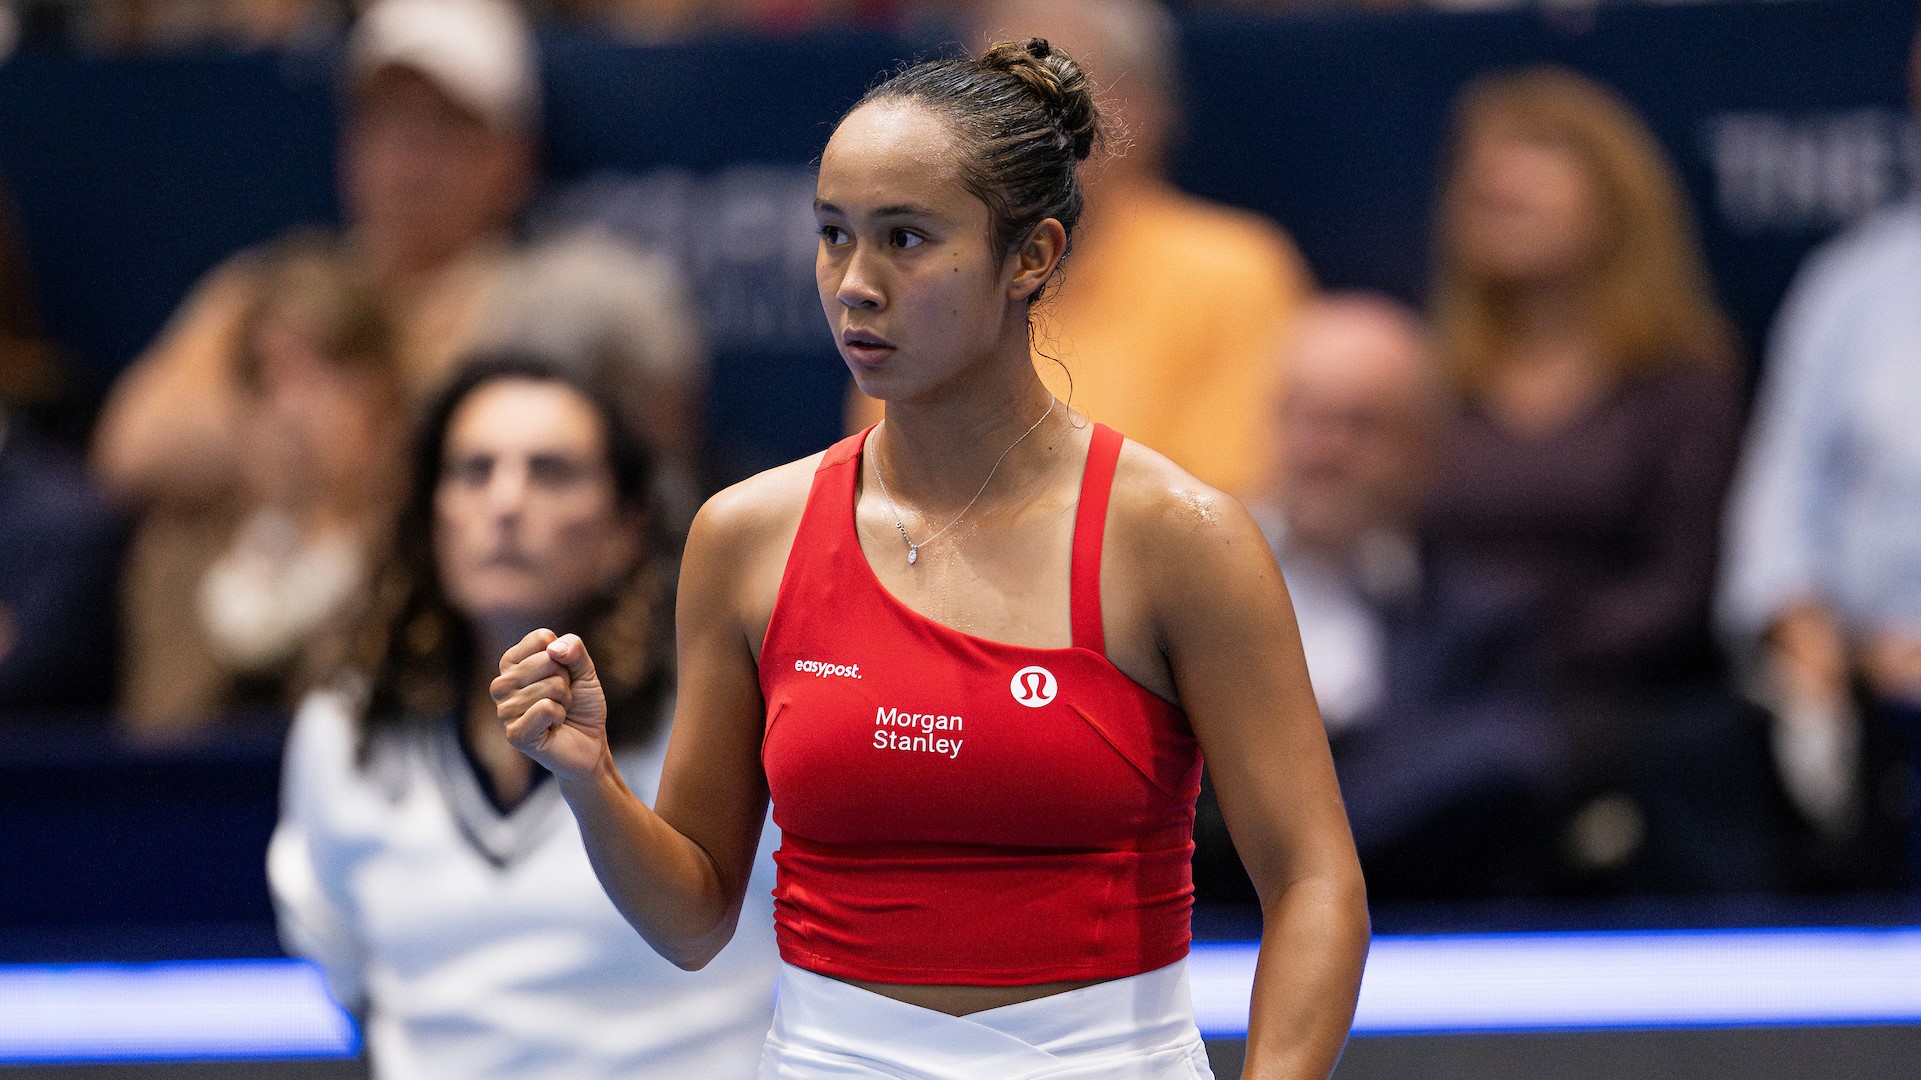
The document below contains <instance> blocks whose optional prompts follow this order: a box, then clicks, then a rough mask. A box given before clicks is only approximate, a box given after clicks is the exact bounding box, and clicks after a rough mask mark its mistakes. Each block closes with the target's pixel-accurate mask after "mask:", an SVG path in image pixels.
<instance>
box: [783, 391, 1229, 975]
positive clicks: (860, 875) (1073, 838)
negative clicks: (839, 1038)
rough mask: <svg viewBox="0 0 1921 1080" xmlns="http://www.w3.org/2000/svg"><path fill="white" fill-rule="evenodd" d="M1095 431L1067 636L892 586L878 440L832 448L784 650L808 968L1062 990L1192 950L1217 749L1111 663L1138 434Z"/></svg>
mask: <svg viewBox="0 0 1921 1080" xmlns="http://www.w3.org/2000/svg"><path fill="white" fill-rule="evenodd" d="M1095 444H1096V445H1095V451H1094V453H1093V454H1091V455H1090V458H1089V465H1088V470H1087V479H1086V481H1085V486H1084V488H1083V492H1082V508H1081V511H1080V515H1079V517H1080V520H1079V522H1078V524H1077V528H1076V530H1075V541H1074V543H1075V560H1074V562H1075V580H1074V582H1073V589H1072V592H1073V595H1074V601H1073V604H1074V611H1073V619H1074V625H1075V635H1074V640H1075V645H1074V647H1072V648H1066V649H1033V648H1026V647H1021V646H1014V645H1007V644H1001V643H997V642H992V641H986V640H983V639H980V638H976V637H972V636H970V635H967V634H963V633H960V632H958V631H955V630H952V629H949V628H947V627H945V626H942V625H940V624H938V623H935V622H933V621H932V620H929V619H927V618H925V617H923V616H920V615H918V614H917V613H915V612H913V611H912V610H911V609H909V608H907V607H906V606H905V605H904V604H902V603H900V602H899V601H898V600H896V599H895V598H894V597H892V596H890V595H889V594H888V593H887V592H886V590H885V589H884V588H882V587H881V585H880V583H879V581H878V580H877V579H875V577H874V575H873V571H872V570H871V568H870V567H869V566H868V564H867V562H866V557H865V556H864V555H863V554H862V552H861V549H860V542H859V539H858V537H857V535H856V534H855V531H854V524H853V514H854V506H853V502H854V496H855V491H856V487H855V482H856V478H857V475H858V473H857V470H858V467H859V461H860V445H861V436H855V437H854V438H852V439H849V440H846V441H845V442H843V443H841V444H839V445H837V446H835V447H834V448H833V449H832V450H830V451H829V452H828V454H827V455H826V457H825V459H824V460H823V462H822V465H821V469H820V472H819V473H817V474H816V477H815V483H814V490H813V493H812V495H811V496H810V498H809V502H808V506H807V510H806V512H805V515H804V517H803V520H802V524H801V528H800V532H799V535H798V537H797V538H796V540H795V543H794V549H793V552H792V553H791V555H790V557H789V561H788V566H787V571H786V575H785V578H784V580H783V581H782V584H781V590H780V596H779V600H778V601H777V603H776V607H775V611H774V615H773V618H772V620H771V621H770V624H769V627H768V632H767V637H766V640H765V642H764V643H763V646H762V651H761V661H760V664H761V667H760V670H761V688H762V692H763V694H764V695H765V698H766V701H767V706H768V721H767V729H766V734H765V740H764V743H763V747H762V759H763V762H764V764H765V766H766V770H767V779H768V785H769V788H770V789H771V791H772V793H773V801H774V819H775V821H776V822H777V823H778V824H779V825H780V827H781V830H782V841H781V848H780V850H779V851H778V852H777V853H776V854H775V862H776V864H777V866H778V868H779V878H778V885H777V887H776V889H775V928H776V934H777V937H778V940H779V943H780V950H781V955H782V957H783V959H785V960H786V961H787V962H789V963H792V964H795V965H797V966H799V967H804V968H807V969H809V970H812V971H816V972H819V973H821V974H823V975H829V976H832V977H835V978H841V979H846V980H849V981H854V982H859V983H863V984H868V985H870V986H879V987H881V988H882V989H883V991H884V990H885V988H886V987H887V986H897V985H899V986H905V985H911V986H924V987H929V988H933V987H956V988H979V987H1024V988H1034V990H1035V991H1039V990H1042V989H1052V988H1054V987H1055V986H1058V987H1059V988H1060V989H1068V988H1071V987H1072V986H1075V985H1081V984H1084V983H1086V982H1091V981H1098V980H1102V979H1113V978H1123V977H1126V976H1129V975H1136V974H1140V973H1141V972H1145V971H1150V970H1153V969H1155V968H1158V967H1162V966H1165V965H1167V964H1170V963H1173V962H1174V961H1176V960H1178V959H1180V958H1181V957H1182V956H1184V955H1185V954H1186V952H1187V947H1188V938H1189V916H1190V914H1191V909H1192V903H1193V884H1192V876H1191V869H1190V867H1191V859H1192V855H1193V820H1194V818H1193V815H1194V799H1195V796H1196V795H1197V794H1198V792H1199V786H1200V756H1199V751H1198V748H1197V746H1196V743H1195V741H1194V737H1193V733H1192V731H1191V730H1190V729H1189V727H1188V724H1187V720H1186V717H1185V716H1184V715H1183V714H1182V713H1181V712H1180V710H1179V709H1177V708H1175V707H1174V706H1172V705H1170V704H1169V703H1167V702H1166V701H1163V700H1162V699H1160V698H1158V697H1156V696H1155V695H1153V694H1151V693H1149V692H1148V691H1147V690H1145V689H1143V688H1142V687H1141V686H1139V685H1138V684H1136V683H1134V682H1133V681H1132V680H1130V679H1128V678H1127V677H1126V676H1125V675H1123V674H1122V673H1121V672H1120V671H1119V670H1118V669H1116V668H1115V667H1114V666H1113V665H1112V664H1111V663H1109V662H1108V661H1107V659H1106V657H1105V655H1104V650H1103V648H1102V639H1101V628H1100V615H1099V602H1098V597H1099V578H1098V568H1099V551H1100V542H1101V541H1100V537H1101V531H1100V530H1101V527H1102V525H1103V524H1104V521H1105V505H1106V494H1107V484H1108V483H1109V481H1110V480H1111V476H1112V470H1113V457H1114V455H1115V454H1116V453H1117V452H1118V436H1115V435H1113V433H1112V432H1108V431H1106V430H1105V429H1098V430H1097V435H1096V439H1095ZM1103 454H1104V455H1105V458H1104V459H1103ZM1090 597H1091V599H1090ZM897 996H898V995H897ZM1019 996H1033V995H1032V994H1031V993H1030V994H1026V995H1016V997H1010V998H1007V1000H1016V999H1017V998H1018V997H1019ZM963 998H964V995H963ZM957 1000H960V999H957ZM936 1007H937V1006H936ZM982 1007H991V1006H987V1005H983V1006H982Z"/></svg>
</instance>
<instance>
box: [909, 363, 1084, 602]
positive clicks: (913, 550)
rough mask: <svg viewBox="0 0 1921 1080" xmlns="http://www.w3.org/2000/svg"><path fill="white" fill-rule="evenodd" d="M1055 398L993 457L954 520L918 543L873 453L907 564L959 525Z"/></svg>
mask: <svg viewBox="0 0 1921 1080" xmlns="http://www.w3.org/2000/svg"><path fill="white" fill-rule="evenodd" d="M1056 400H1057V399H1056V398H1055V397H1054V395H1052V394H1049V395H1047V411H1046V412H1044V413H1042V414H1041V418H1040V419H1039V420H1036V421H1034V427H1030V428H1028V429H1027V430H1026V431H1023V432H1021V435H1020V438H1019V439H1015V440H1014V441H1013V442H1011V443H1008V444H1007V449H1005V450H1002V451H1001V456H1000V457H997V458H995V459H994V467H993V468H991V469H989V470H987V479H985V480H982V481H981V486H980V489H979V490H978V491H975V492H974V497H973V498H971V499H969V500H967V505H966V506H963V507H961V512H960V513H958V514H955V515H954V520H952V521H950V522H948V523H947V524H946V525H943V526H941V529H940V532H937V533H935V534H934V535H932V536H930V537H928V538H927V539H925V540H922V541H921V542H920V543H918V544H916V543H915V542H914V538H913V537H911V536H909V535H907V522H905V521H903V520H901V516H900V507H898V506H896V505H894V497H893V496H892V495H890V494H888V493H887V478H886V477H885V476H882V475H881V472H880V455H879V454H875V455H874V479H876V480H878V481H880V494H881V498H883V499H886V500H887V508H888V509H889V510H892V511H893V512H894V528H895V529H897V530H899V531H900V538H901V539H902V540H905V541H906V542H907V565H909V566H912V565H914V564H915V563H916V562H919V561H920V549H921V548H924V547H926V546H927V545H929V544H931V543H933V542H934V541H936V540H938V539H940V538H941V535H942V534H943V533H945V532H946V531H947V530H948V529H951V528H953V527H954V526H956V525H959V524H960V522H961V518H964V517H966V516H967V512H968V511H969V510H972V509H973V508H974V504H975V503H977V502H979V501H981V494H982V492H985V491H986V490H987V485H989V484H991V483H993V482H994V474H995V473H997V472H999V471H1000V467H1001V462H1003V461H1006V460H1007V455H1009V454H1011V453H1013V452H1014V448H1015V447H1016V446H1019V445H1020V444H1021V440H1022V439H1025V438H1027V437H1028V436H1029V435H1032V434H1034V429H1035V428H1038V427H1040V426H1041V425H1042V424H1044V423H1046V422H1047V418H1048V417H1049V416H1052V415H1053V414H1054V402H1055V401H1056ZM885 422H886V421H882V423H885Z"/></svg>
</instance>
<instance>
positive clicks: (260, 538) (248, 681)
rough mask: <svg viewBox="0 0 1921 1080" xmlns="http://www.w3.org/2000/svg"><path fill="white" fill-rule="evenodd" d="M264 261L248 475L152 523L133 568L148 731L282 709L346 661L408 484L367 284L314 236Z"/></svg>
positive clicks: (132, 639) (250, 388)
mask: <svg viewBox="0 0 1921 1080" xmlns="http://www.w3.org/2000/svg"><path fill="white" fill-rule="evenodd" d="M252 262H253V265H252V266H251V267H250V270H249V273H250V277H251V280H252V283H253V286H254V288H253V293H254V295H253V296H252V297H251V299H250V302H249V304H248V306H247V309H246V311H245V312H244V313H243V314H242V318H241V323H240V326H239V329H238V348H237V350H236V359H237V362H238V368H237V371H236V375H237V377H238V381H239V383H240V394H241V396H240V401H239V403H238V405H239V409H240V412H239V415H238V416H237V417H236V421H237V429H236V432H235V437H236V440H237V448H238V450H239V452H240V459H241V477H240V482H239V484H238V486H237V487H236V488H235V489H234V490H233V491H232V492H231V493H230V495H229V496H227V497H225V498H222V499H218V500H208V501H205V502H202V503H201V504H200V508H199V510H198V512H197V513H195V514H194V515H193V516H192V518H191V519H189V520H180V521H175V522H171V523H170V526H169V528H168V529H167V530H166V531H165V532H164V533H162V532H158V531H156V530H153V529H149V530H147V531H146V532H145V533H144V534H143V536H142V539H143V541H145V543H144V545H143V546H142V547H140V548H139V549H138V550H137V551H136V552H135V556H134V558H133V559H132V560H131V561H130V564H129V566H128V568H127V589H126V595H125V605H124V614H125V621H126V627H127V642H126V652H125V657H124V667H125V673H126V679H125V694H124V695H123V698H122V707H123V709H124V710H125V712H126V713H127V715H128V716H129V717H130V718H132V719H134V720H135V721H136V722H138V723H139V724H140V725H141V730H142V731H144V732H147V733H149V734H158V733H161V732H164V731H171V730H176V729H184V728H190V727H192V726H196V725H198V724H199V723H201V722H202V721H203V720H204V718H207V717H210V716H215V715H218V714H220V713H223V712H230V711H233V710H235V709H239V708H247V707H261V708H269V709H274V710H278V709H282V708H286V707H288V706H290V705H291V704H292V695H294V694H297V693H299V692H300V691H302V690H303V689H305V688H306V686H307V685H309V684H310V683H311V681H312V680H313V678H314V677H315V676H316V675H317V674H318V673H319V672H321V671H325V670H327V669H329V668H331V667H335V666H337V665H338V664H339V662H340V661H341V659H342V655H343V649H344V644H345V641H344V639H345V634H346V629H347V626H348V625H349V624H350V622H351V621H352V619H353V618H354V617H355V616H356V615H357V614H358V613H359V605H360V604H361V603H362V601H363V598H364V595H365V592H366V585H367V581H368V572H367V571H368V565H367V564H368V561H369V559H370V558H372V557H373V556H375V555H376V554H377V553H378V552H379V551H380V550H381V547H382V545H383V544H384V542H385V540H386V537H385V535H384V533H385V527H386V521H387V519H388V517H389V515H390V514H391V504H392V500H393V497H394V496H395V495H396V494H397V491H396V490H395V488H396V487H397V485H396V483H395V481H394V474H395V471H396V470H395V468H394V463H395V462H397V461H399V460H400V436H401V433H402V431H403V430H404V427H405V414H404V412H403V409H402V402H401V390H400V385H399V379H398V376H397V373H396V371H395V362H394V355H393V342H392V336H391V334H390V333H389V330H388V326H387V323H386V320H385V316H384V313H383V311H382V309H381V307H380V304H379V302H378V300H377V299H376V298H375V296H374V294H373V291H372V288H371V286H370V285H369V283H368V282H366V281H365V280H364V279H362V278H361V277H360V276H359V275H358V274H356V273H355V271H354V269H353V267H352V266H351V265H350V264H349V263H348V262H347V260H345V259H344V258H343V257H342V256H341V255H340V254H339V253H338V252H337V251H336V250H335V246H334V245H333V244H332V243H331V242H330V241H328V240H327V239H326V238H324V237H322V236H319V235H316V234H295V235H293V236H290V237H288V238H286V239H284V240H282V241H280V242H279V243H277V244H275V245H273V246H271V247H269V248H268V249H267V250H266V251H265V252H263V253H261V254H260V255H258V256H256V257H253V259H252Z"/></svg>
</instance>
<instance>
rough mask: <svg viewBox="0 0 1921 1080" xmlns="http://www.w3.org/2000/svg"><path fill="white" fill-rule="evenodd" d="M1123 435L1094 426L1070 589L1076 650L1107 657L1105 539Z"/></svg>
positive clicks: (1077, 517)
mask: <svg viewBox="0 0 1921 1080" xmlns="http://www.w3.org/2000/svg"><path fill="white" fill-rule="evenodd" d="M1122 441H1123V439H1122V437H1121V433H1120V432H1118V431H1115V430H1114V429H1113V428H1111V427H1108V426H1107V425H1106V424H1095V425H1094V442H1093V445H1092V446H1089V447H1088V449H1087V468H1086V471H1084V472H1083V473H1082V474H1081V505H1080V509H1079V511H1077V512H1076V513H1075V515H1074V568H1073V571H1072V573H1073V577H1072V579H1071V582H1070V584H1069V586H1068V588H1069V592H1068V600H1067V605H1068V613H1069V616H1070V618H1071V619H1072V620H1073V627H1074V647H1075V648H1077V649H1086V650H1088V651H1089V652H1094V653H1099V654H1100V655H1102V656H1105V655H1107V635H1106V631H1105V630H1104V629H1103V628H1102V626H1101V538H1102V534H1103V533H1105V532H1106V529H1107V497H1108V494H1109V493H1110V492H1111V491H1112V490H1113V487H1114V463H1115V462H1117V461H1119V460H1120V457H1121V443H1122Z"/></svg>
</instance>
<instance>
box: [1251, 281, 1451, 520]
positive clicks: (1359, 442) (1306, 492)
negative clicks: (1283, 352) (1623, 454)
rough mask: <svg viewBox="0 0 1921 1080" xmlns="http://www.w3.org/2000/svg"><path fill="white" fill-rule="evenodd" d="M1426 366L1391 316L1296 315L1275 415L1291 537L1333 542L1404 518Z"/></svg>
mask: <svg viewBox="0 0 1921 1080" xmlns="http://www.w3.org/2000/svg"><path fill="white" fill-rule="evenodd" d="M1426 364H1427V359H1426V356H1425V355H1424V353H1423V352H1422V347H1421V345H1420V343H1419V342H1418V341H1416V340H1414V339H1413V338H1412V337H1410V336H1409V335H1408V334H1407V332H1406V331H1405V330H1403V329H1402V328H1401V327H1400V325H1399V324H1398V323H1397V322H1395V321H1391V320H1388V319H1384V318H1379V317H1375V316H1371V315H1369V314H1367V313H1358V314H1356V313H1329V312H1316V313H1313V314H1311V315H1310V316H1309V317H1308V318H1307V319H1305V320H1304V321H1303V324H1302V326H1301V329H1300V331H1299V334H1298V337H1297V338H1296V344H1295V347H1294V349H1293V351H1292V353H1291V354H1290V356H1289V358H1288V375H1287V384H1286V389H1285V392H1284V395H1283V398H1282V405H1281V416H1280V423H1281V432H1282V435H1281V441H1282V455H1283V463H1284V464H1283V471H1282V474H1281V485H1282V487H1281V493H1280V494H1281V500H1282V508H1283V510H1284V512H1285V514H1286V517H1287V523H1288V530H1289V533H1290V535H1292V536H1294V537H1296V538H1298V539H1299V540H1301V541H1303V542H1306V543H1308V544H1310V545H1314V546H1318V547H1323V548H1328V549H1335V550H1338V549H1344V548H1346V547H1347V546H1348V545H1351V544H1353V543H1354V542H1355V541H1357V540H1359V539H1360V538H1362V537H1363V536H1365V535H1367V534H1368V533H1370V532H1373V531H1376V530H1379V529H1384V528H1404V527H1406V526H1407V525H1408V523H1409V522H1410V520H1411V519H1412V517H1413V514H1414V508H1415V506H1416V505H1417V503H1418V501H1419V499H1420V498H1421V495H1422V493H1423V489H1424V487H1425V483H1426V475H1427V465H1428V452H1429V449H1430V446H1431V443H1432V439H1433V435H1434V425H1435V419H1436V416H1435V414H1436V402H1435V400H1434V398H1433V394H1434V390H1433V388H1432V383H1431V377H1430V376H1429V374H1428V373H1427V369H1426Z"/></svg>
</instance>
